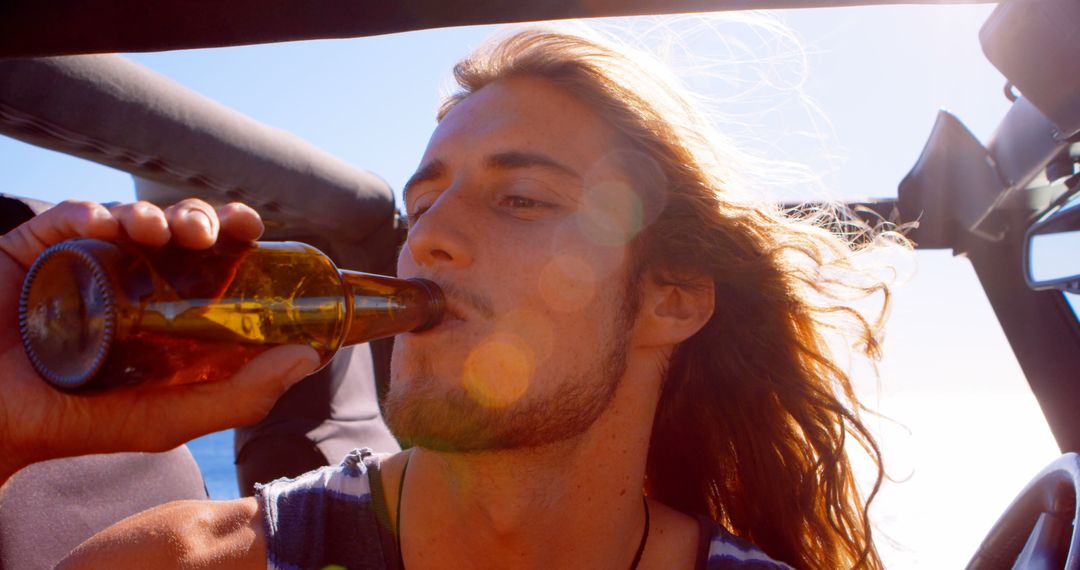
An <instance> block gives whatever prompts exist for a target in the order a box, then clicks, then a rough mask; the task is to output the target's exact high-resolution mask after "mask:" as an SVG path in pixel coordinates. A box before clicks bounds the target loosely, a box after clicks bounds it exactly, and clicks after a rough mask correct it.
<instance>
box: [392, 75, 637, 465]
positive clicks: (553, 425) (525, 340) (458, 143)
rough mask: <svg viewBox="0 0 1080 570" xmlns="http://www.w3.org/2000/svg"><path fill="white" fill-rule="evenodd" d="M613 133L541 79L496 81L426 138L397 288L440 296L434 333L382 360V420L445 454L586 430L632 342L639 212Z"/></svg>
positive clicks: (412, 337)
mask: <svg viewBox="0 0 1080 570" xmlns="http://www.w3.org/2000/svg"><path fill="white" fill-rule="evenodd" d="M619 140H620V139H619V136H618V134H617V133H616V132H615V131H614V129H612V128H611V127H610V126H608V125H607V124H606V123H604V122H603V121H602V120H601V119H600V118H599V117H597V116H595V115H594V114H593V112H592V111H591V110H590V109H589V108H587V107H585V106H584V105H583V104H582V103H579V102H578V101H577V100H576V99H574V98H573V97H571V96H570V95H568V94H567V93H565V92H564V91H562V90H561V89H559V88H557V87H555V86H554V85H552V84H550V83H548V82H546V81H543V80H539V79H533V78H516V79H508V80H502V81H498V82H495V83H493V84H491V85H488V86H486V87H484V88H483V89H481V90H479V91H477V92H476V93H474V94H472V95H471V96H469V97H468V98H466V99H465V100H464V101H463V102H461V103H460V104H458V105H457V106H456V107H455V108H454V109H453V110H452V111H451V112H450V113H449V114H448V115H447V116H446V117H445V118H444V120H443V121H442V122H441V123H440V125H439V126H438V128H437V129H436V130H435V133H434V134H433V135H432V138H431V141H430V143H429V146H428V148H427V151H426V152H425V153H424V156H423V158H422V159H421V162H420V168H419V169H418V171H417V173H416V174H415V175H414V176H413V178H412V180H411V181H410V183H409V184H408V185H407V187H406V191H405V202H406V209H407V212H408V215H409V217H410V222H411V228H410V232H409V238H408V241H407V242H406V244H405V247H404V248H403V249H402V251H401V254H400V257H399V258H398V273H399V275H400V276H401V277H406V278H407V277H417V276H419V277H426V278H429V279H432V280H433V281H435V282H437V283H439V284H440V285H442V286H443V288H444V291H445V293H446V296H447V303H448V308H449V310H448V312H449V314H448V315H447V317H446V319H445V320H444V322H443V324H441V325H439V326H438V327H436V328H434V329H431V330H429V331H425V332H422V333H414V334H405V335H401V336H399V337H398V338H397V341H396V342H395V345H394V355H393V364H392V383H391V388H390V394H389V397H388V399H387V402H386V409H387V421H388V422H389V424H390V427H391V429H392V430H393V431H394V432H395V434H396V435H397V436H398V437H401V438H403V439H406V440H408V441H411V442H412V443H413V444H415V445H421V446H424V447H430V448H438V449H446V450H459V451H467V450H480V449H504V448H513V447H523V446H533V445H541V444H545V443H552V442H556V441H561V440H565V439H568V438H571V437H573V436H575V435H577V434H580V433H581V432H583V431H584V430H586V429H587V428H588V427H589V426H590V425H592V423H593V421H594V420H595V419H596V418H597V417H598V416H599V415H600V414H601V413H602V412H603V410H604V409H605V408H606V406H607V404H608V403H609V402H610V400H611V398H612V396H613V394H614V392H615V389H616V387H617V385H618V381H619V378H620V377H621V375H622V373H623V371H624V370H625V362H626V352H627V349H628V346H629V345H630V343H631V342H632V337H631V332H630V331H631V329H632V327H633V323H634V315H633V314H631V313H632V311H633V308H632V305H633V303H628V302H627V299H628V296H627V291H628V286H627V282H628V280H629V279H628V265H629V259H628V252H629V246H628V242H629V241H630V239H632V237H633V236H634V235H635V233H636V232H637V231H639V230H640V224H641V220H642V218H643V215H642V206H641V201H640V200H639V199H638V197H637V195H636V194H635V192H634V191H633V190H631V188H630V185H629V180H628V179H627V176H626V175H625V174H624V170H625V169H624V168H620V166H619V165H620V164H623V163H624V161H625V160H626V153H625V152H623V151H616V150H615V149H618V148H620V145H619V144H618V142H619Z"/></svg>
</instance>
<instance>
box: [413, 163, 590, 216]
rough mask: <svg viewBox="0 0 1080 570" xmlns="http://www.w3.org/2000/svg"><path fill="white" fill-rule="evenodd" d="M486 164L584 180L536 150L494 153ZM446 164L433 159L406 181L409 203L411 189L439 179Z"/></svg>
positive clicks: (575, 172)
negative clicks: (535, 170) (541, 171)
mask: <svg viewBox="0 0 1080 570" xmlns="http://www.w3.org/2000/svg"><path fill="white" fill-rule="evenodd" d="M484 166H485V167H486V168H490V169H493V170H515V169H520V168H544V169H547V170H551V171H554V172H556V173H558V174H561V175H563V176H569V177H571V178H574V179H575V180H578V181H581V180H583V179H582V177H581V174H579V173H578V172H577V171H576V170H574V169H573V168H570V167H569V166H567V165H565V164H563V163H561V162H559V161H557V160H555V159H554V158H552V157H550V156H548V155H546V154H541V153H536V152H522V151H506V152H498V153H495V154H492V155H490V156H488V157H487V158H485V159H484ZM445 172H446V165H445V164H443V162H442V161H440V160H433V161H431V162H429V163H427V164H425V165H424V166H422V167H420V169H419V170H417V171H416V173H415V174H413V175H412V176H411V177H409V181H408V182H406V183H405V186H404V187H403V188H402V190H401V195H402V197H403V198H404V199H405V203H406V204H407V203H408V198H407V196H408V194H409V189H410V188H412V187H413V186H416V185H417V184H420V183H421V182H429V181H431V180H435V179H438V178H439V177H440V176H442V175H443V174H445Z"/></svg>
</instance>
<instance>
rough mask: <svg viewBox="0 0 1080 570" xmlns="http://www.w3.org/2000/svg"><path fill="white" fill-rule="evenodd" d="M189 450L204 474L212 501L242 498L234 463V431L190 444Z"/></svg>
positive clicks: (211, 435)
mask: <svg viewBox="0 0 1080 570" xmlns="http://www.w3.org/2000/svg"><path fill="white" fill-rule="evenodd" d="M188 449H190V450H191V454H192V455H193V456H195V462H196V463H198V464H199V469H201V470H202V473H203V481H204V482H205V483H206V490H207V491H208V492H209V493H210V498H211V499H219V500H228V499H236V498H239V497H240V489H239V488H238V487H237V485H236V468H235V464H234V462H233V430H231V429H230V430H225V431H219V432H217V433H212V434H210V435H206V436H203V437H200V438H199V439H196V440H192V441H190V442H188Z"/></svg>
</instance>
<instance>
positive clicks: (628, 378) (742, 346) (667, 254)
mask: <svg viewBox="0 0 1080 570" xmlns="http://www.w3.org/2000/svg"><path fill="white" fill-rule="evenodd" d="M640 65H641V60H639V59H636V58H631V57H629V56H627V55H626V54H624V53H621V52H620V51H618V50H614V49H612V48H609V47H606V46H604V45H602V44H600V43H597V42H593V41H590V40H586V39H583V38H580V37H577V36H572V35H563V34H558V33H552V32H543V31H525V32H519V33H517V34H515V35H513V36H511V37H509V38H506V39H503V40H501V41H499V42H496V43H494V44H492V45H489V46H488V47H486V48H484V49H482V50H481V51H480V52H478V53H477V54H475V55H474V56H473V57H472V58H470V59H469V60H466V61H465V62H462V63H461V64H459V65H458V66H457V67H456V68H455V75H456V77H457V79H458V83H459V85H460V87H461V91H460V92H459V93H457V94H456V95H454V96H452V97H451V98H450V99H449V100H448V101H447V102H446V103H445V105H444V107H443V109H442V110H441V112H440V114H439V119H440V122H439V126H438V128H437V129H436V130H435V133H434V134H433V136H432V138H431V141H430V144H429V146H428V148H427V150H426V152H425V153H424V156H423V157H422V159H421V161H420V166H419V168H418V170H417V172H416V174H415V175H414V176H413V177H412V179H411V180H410V181H409V183H408V184H407V187H406V189H405V206H406V210H407V214H408V216H409V218H410V223H411V228H410V233H409V237H408V241H407V243H406V244H405V247H404V248H403V249H402V252H401V255H400V258H399V265H398V272H399V274H400V275H401V276H403V277H414V276H422V277H425V278H428V279H432V280H434V281H436V282H438V283H439V284H440V285H442V286H443V288H444V291H445V293H446V295H447V300H448V313H449V314H448V317H447V318H446V319H445V321H444V322H443V323H442V324H441V325H440V326H438V327H436V328H434V329H432V330H429V331H426V332H423V333H415V334H406V335H402V336H400V337H398V339H397V342H396V344H395V348H394V359H393V375H392V385H391V390H390V394H389V396H388V398H387V401H386V403H385V407H386V411H387V421H388V423H389V424H390V426H391V429H392V430H393V431H394V433H395V435H396V436H398V437H399V438H401V439H402V440H404V441H406V442H408V443H410V444H411V445H413V447H412V449H410V450H409V451H406V452H402V453H400V454H396V455H393V456H389V457H382V458H377V457H371V456H368V455H366V454H363V453H359V452H358V453H356V454H353V455H351V456H350V457H348V458H347V459H346V461H345V462H344V463H343V465H342V466H341V467H338V468H328V469H324V470H320V471H317V472H314V473H312V474H308V475H305V476H303V477H301V478H299V479H297V480H295V481H278V482H274V483H271V484H269V485H266V486H264V487H262V488H261V489H259V491H258V492H257V497H256V498H254V499H247V500H240V501H233V502H227V503H176V504H171V505H166V506H164V507H161V508H158V509H154V510H151V511H147V512H145V513H142V514H140V515H137V516H135V517H132V518H130V519H127V520H125V521H122V522H121V523H118V524H117V525H116V526H114V527H112V528H110V529H108V530H106V531H105V532H103V533H101V534H100V535H98V536H97V537H95V538H93V539H91V540H90V541H88V542H87V543H86V544H84V545H83V546H81V547H80V548H79V549H77V550H76V551H75V552H73V554H72V556H71V557H70V559H69V560H68V561H66V563H65V564H63V565H62V566H63V567H69V568H79V567H98V566H105V565H107V566H111V567H117V566H123V565H125V564H127V565H139V566H144V567H159V566H160V567H171V566H177V567H202V566H215V567H216V566H222V567H232V566H235V567H253V568H254V567H265V566H266V565H267V561H268V560H269V564H270V567H272V568H296V567H302V568H307V567H314V568H322V567H324V566H326V565H330V564H339V565H342V566H346V567H349V568H354V567H364V568H394V567H400V566H402V565H404V566H407V567H409V568H429V567H439V568H445V567H451V568H481V567H483V568H486V567H513V568H538V567H543V568H627V567H630V568H642V569H644V568H693V567H705V566H708V567H710V568H712V567H716V568H719V567H747V568H780V567H784V565H783V563H780V562H775V561H774V560H782V561H784V563H787V564H790V565H792V566H795V567H815V568H838V567H852V566H865V567H879V566H880V562H879V561H878V559H877V555H876V552H875V550H874V548H873V544H872V542H871V539H870V535H869V524H868V522H867V519H866V513H865V505H864V504H863V503H862V502H861V501H860V499H859V497H858V492H857V490H856V489H855V484H854V481H853V477H852V474H851V469H850V466H849V465H848V462H847V459H846V456H845V454H844V450H843V442H844V438H845V435H854V436H855V437H856V438H857V439H859V440H860V441H862V442H866V443H867V444H868V445H869V446H870V447H871V448H872V449H874V448H873V441H872V439H870V437H869V435H868V434H867V432H866V430H865V428H864V427H863V426H862V424H861V423H860V422H859V420H858V415H857V410H858V409H859V408H858V403H857V402H855V401H854V400H853V399H852V396H851V390H850V383H849V381H848V378H847V376H846V375H845V374H844V373H843V372H842V371H841V370H840V369H839V368H837V367H836V365H835V364H833V362H832V360H831V359H830V358H829V357H828V354H827V352H826V349H825V341H824V338H823V336H822V332H821V328H822V327H823V326H824V324H825V323H826V322H827V321H828V318H829V316H830V315H834V314H841V315H849V316H856V317H857V313H855V312H854V311H853V310H852V309H850V308H848V307H846V306H844V305H842V304H841V305H837V304H831V305H830V304H828V303H827V301H830V300H832V299H834V298H840V297H841V296H842V295H843V294H846V293H850V292H852V291H856V292H862V293H866V294H869V293H872V292H874V291H877V290H881V289H882V287H883V286H882V285H881V284H879V283H875V282H870V281H867V280H866V279H865V277H863V276H860V278H859V279H857V280H851V278H852V277H853V276H854V275H856V274H858V269H857V268H856V267H855V266H854V264H853V262H852V260H851V258H850V255H849V251H848V249H847V247H846V246H845V244H843V243H842V242H840V241H839V240H837V239H836V238H835V237H833V236H831V235H829V234H828V233H827V232H825V231H824V230H821V229H819V228H817V227H815V226H814V225H813V224H811V223H806V222H799V221H794V220H790V219H787V218H785V217H783V216H781V215H779V214H777V213H774V212H772V211H770V210H769V209H768V208H765V207H759V206H755V205H753V204H752V203H751V202H750V201H748V200H746V199H745V198H743V197H740V196H738V195H737V194H736V190H735V189H733V188H729V187H728V185H727V183H726V182H725V179H724V177H723V175H722V172H723V168H724V167H725V166H728V165H724V164H721V163H720V161H719V159H718V157H719V156H722V154H721V153H718V152H716V149H715V147H713V146H711V141H710V140H709V139H708V137H707V134H706V133H704V132H703V131H702V130H700V125H701V124H703V123H702V122H701V121H700V120H699V119H698V118H697V117H695V116H694V115H693V114H692V111H691V110H690V109H689V106H688V105H686V104H685V101H684V100H683V99H681V98H680V97H679V96H678V94H677V92H676V91H675V90H674V88H673V87H671V86H670V85H667V84H665V83H662V82H660V81H659V80H657V79H656V76H655V73H654V72H653V70H651V69H644V68H642V67H641V66H640ZM258 226H259V222H258V219H257V216H255V215H254V214H253V212H251V211H250V210H249V209H246V208H244V207H242V206H238V205H232V206H229V207H226V208H225V209H223V210H219V211H218V212H217V213H216V214H215V212H214V211H213V210H212V209H210V208H209V207H208V206H206V205H205V204H202V203H199V202H186V203H182V204H180V205H178V206H175V207H174V208H171V209H169V210H167V211H165V212H161V211H159V210H156V209H154V208H152V207H149V206H147V205H141V204H136V205H132V206H124V207H118V208H114V209H113V210H112V211H111V212H108V211H105V210H104V209H101V208H100V207H96V206H92V205H75V204H68V205H64V206H61V207H59V208H58V209H57V211H54V212H49V213H46V214H45V215H43V216H39V218H37V219H35V221H33V222H31V223H30V224H28V225H27V226H25V227H24V228H22V229H20V230H17V231H16V232H13V235H12V234H9V236H5V237H4V238H3V239H2V241H0V247H2V248H3V250H4V251H5V252H7V254H8V256H9V257H10V259H6V258H0V263H7V264H8V265H9V266H10V267H4V268H3V269H4V275H15V274H16V273H18V274H19V278H20V279H21V271H24V270H25V267H26V266H27V265H28V264H29V263H30V261H31V260H32V259H33V257H34V256H35V255H36V254H37V253H38V252H40V251H41V249H43V247H44V246H45V245H47V244H49V243H54V242H56V241H59V240H60V239H63V238H66V237H70V236H74V235H95V236H99V237H106V238H109V237H115V236H116V235H117V234H118V233H119V232H120V231H121V229H122V230H123V231H125V232H126V233H127V234H129V235H131V236H132V237H133V238H135V239H136V240H139V241H142V242H145V243H161V242H164V241H165V240H167V239H169V237H170V236H172V237H173V239H177V240H179V241H180V242H181V243H183V244H185V245H188V246H190V247H206V246H208V245H209V244H210V243H212V242H213V240H214V239H215V237H216V235H217V233H218V232H219V231H220V232H225V233H229V234H231V235H232V236H233V237H239V238H241V239H252V238H254V237H256V236H257V235H258V231H259V227H258ZM8 281H10V282H8ZM3 287H7V288H10V290H5V291H0V309H3V310H7V309H6V308H5V307H7V308H10V307H12V304H11V299H12V298H13V296H14V294H15V293H14V290H15V288H17V283H16V281H15V280H11V279H8V280H6V281H5V282H4V285H3ZM9 312H10V311H9ZM854 323H855V326H854V329H853V330H854V334H855V335H856V336H858V337H860V338H861V339H862V340H863V341H865V343H866V348H867V350H868V351H871V352H872V351H873V350H874V348H875V347H876V345H875V343H874V338H875V337H874V334H875V332H876V328H875V327H874V326H872V325H870V324H868V323H867V321H865V320H863V319H861V318H856V319H855V320H854ZM9 328H10V327H9ZM2 334H4V335H7V336H4V337H3V338H2V339H0V342H2V343H3V344H0V348H2V349H3V350H4V352H3V353H2V358H3V359H4V362H5V364H10V365H11V367H12V368H10V369H15V370H17V372H16V377H14V378H11V379H8V380H5V382H4V386H3V392H4V393H3V394H2V396H0V412H2V413H4V414H5V415H4V416H3V417H5V418H8V420H7V421H6V425H7V426H8V428H7V429H8V430H9V431H10V432H11V433H12V434H15V435H18V437H15V436H14V435H12V436H8V437H5V438H4V439H3V441H4V442H5V445H6V446H7V447H9V448H10V449H11V450H12V455H11V457H13V458H15V459H14V460H9V461H11V463H10V465H9V466H8V470H9V471H10V470H12V469H14V468H18V466H20V465H22V464H25V463H26V462H27V461H28V460H33V459H36V458H40V457H47V456H52V455H61V454H65V453H72V452H86V451H91V450H102V449H106V448H108V446H109V445H113V446H115V445H119V444H116V443H115V442H116V441H117V440H119V441H122V442H123V445H126V446H127V447H129V448H135V449H156V448H164V447H168V446H169V445H172V444H174V443H176V442H178V441H181V438H183V437H188V436H191V435H195V434H197V433H200V432H202V431H209V430H212V429H217V428H219V427H223V426H224V424H225V423H226V422H243V421H251V420H252V419H254V418H256V417H258V414H259V413H260V411H261V412H262V413H265V409H268V408H269V406H270V405H271V403H272V401H273V397H274V396H275V394H276V393H278V392H279V391H280V390H283V389H284V387H285V386H286V385H287V384H288V383H291V382H293V381H295V380H296V379H297V378H299V377H301V376H302V375H303V374H305V373H307V372H309V371H310V369H311V367H312V365H313V362H312V355H311V354H310V352H309V351H308V350H306V349H303V348H300V347H285V348H281V349H278V350H275V351H271V352H269V353H267V354H266V355H264V356H263V357H261V358H260V359H257V360H256V361H254V362H253V363H252V364H251V365H249V366H248V367H247V368H245V369H244V370H243V371H241V373H240V374H238V375H237V377H235V378H233V379H231V380H229V381H226V382H222V383H218V384H217V385H205V386H198V387H191V388H190V389H189V390H185V391H183V392H182V393H180V394H173V395H169V396H161V395H160V394H147V393H145V392H142V393H140V392H133V393H134V394H136V395H132V396H127V397H128V398H137V397H141V398H142V399H144V400H145V401H146V402H149V404H144V403H142V402H140V403H139V404H138V406H141V407H140V408H139V409H138V411H133V412H126V416H125V417H126V418H128V419H127V421H126V422H123V426H124V427H122V428H120V429H118V430H117V431H115V432H114V433H111V434H110V436H111V437H112V438H113V439H112V443H109V442H103V441H100V440H101V439H103V438H97V437H96V436H87V438H86V440H84V441H79V442H76V443H75V444H67V445H68V448H66V449H60V448H58V447H52V448H48V447H47V448H45V451H43V452H40V453H41V454H40V455H38V456H36V457H33V456H29V455H28V453H27V452H26V451H25V450H26V449H32V448H35V447H34V446H33V445H31V443H38V445H40V442H41V441H43V440H44V441H47V442H60V441H64V439H65V437H68V434H70V433H71V432H73V431H75V429H77V428H75V427H72V426H76V425H78V422H79V421H80V418H84V417H95V418H101V417H106V416H105V415H100V414H103V412H102V411H101V407H102V406H108V405H114V406H118V405H131V406H135V405H136V404H135V403H134V401H132V400H131V399H129V400H127V401H125V402H124V404H115V403H112V402H120V401H122V399H123V398H124V397H125V396H124V395H123V394H119V395H110V396H108V397H102V398H101V399H100V401H99V402H94V403H90V404H87V403H85V402H83V401H81V400H79V399H72V398H62V397H61V396H57V395H55V394H53V393H51V392H48V393H46V391H45V390H44V389H42V388H40V387H38V386H37V385H36V384H34V382H39V381H38V380H37V379H36V378H35V377H34V375H33V373H32V371H28V370H29V364H28V363H24V362H23V361H24V360H25V356H21V357H20V355H19V354H18V353H19V352H20V350H21V349H18V347H15V346H14V345H15V342H16V341H17V338H15V339H14V340H13V339H12V338H9V337H14V333H13V331H12V330H5V331H4V332H3V333H2ZM20 358H21V360H20ZM274 370H278V371H280V370H288V372H286V373H281V372H274ZM266 375H268V376H271V377H272V378H273V380H272V381H269V380H266V379H265V378H260V376H266ZM834 386H836V387H838V388H839V389H840V390H841V391H842V396H843V398H845V399H841V397H838V396H837V395H835V394H834ZM32 391H33V393H31V392H32ZM249 392H250V393H251V394H255V396H254V399H255V400H256V402H255V403H254V404H251V405H250V406H249V407H250V409H248V410H245V411H243V412H241V413H239V414H237V413H236V412H233V413H232V414H231V415H230V414H229V413H227V412H226V411H225V410H224V409H222V408H223V406H222V404H221V403H220V400H221V399H222V398H226V399H227V400H228V405H230V406H231V405H234V404H235V403H236V402H237V401H242V400H244V399H245V398H249V397H250V396H248V395H246V394H248V393H249ZM240 394H245V395H244V396H241V395H240ZM16 397H24V398H28V399H30V400H33V401H34V402H35V405H34V406H32V407H30V411H29V412H28V411H26V410H17V409H16V406H15V404H14V403H15V402H16V401H17V400H16V399H15V398H16ZM158 401H160V402H171V403H172V405H173V406H174V409H175V410H176V411H175V413H174V415H173V416H172V418H174V419H175V423H176V427H175V428H174V429H172V430H170V429H168V427H167V426H168V425H169V422H168V421H166V422H165V423H164V424H163V422H162V420H161V419H158V418H155V417H154V416H152V415H147V414H152V413H155V412H156V411H158V410H159V408H157V407H156V406H159V405H160V406H165V405H167V404H164V403H163V404H157V403H156V402H158ZM37 402H46V403H47V405H48V406H54V408H49V407H46V406H38V405H36V403H37ZM103 402H104V403H103ZM95 405H96V406H99V408H92V406H95ZM200 406H211V407H205V408H202V409H203V410H204V411H202V412H201V413H200V412H196V410H199V409H200ZM143 407H145V408H148V409H149V410H151V411H145V410H143V409H142V408H143ZM55 409H61V410H64V411H63V412H61V413H60V414H59V415H60V417H56V416H57V412H55V411H50V410H55ZM114 409H117V408H114ZM20 414H21V415H20ZM50 414H52V415H51V416H50ZM188 414H196V417H195V419H191V418H189V417H187V416H188ZM151 419H153V421H151ZM24 422H35V425H46V426H49V429H50V430H52V432H51V433H47V434H46V435H45V436H38V437H37V438H36V439H34V438H32V437H31V436H29V435H27V434H25V433H24V432H20V431H19V430H20V427H19V426H21V425H23V424H24ZM159 428H160V429H159ZM161 432H170V433H161ZM175 432H180V433H179V434H176V433H175ZM54 445H57V444H54ZM50 454H51V455H50ZM875 454H876V449H875ZM725 527H726V529H725ZM732 533H734V535H737V536H739V537H741V538H742V539H746V540H748V541H752V542H754V543H756V544H757V545H758V546H760V547H761V549H762V550H763V551H764V552H763V551H762V550H759V549H758V548H755V547H754V546H751V545H750V544H749V543H748V542H745V541H744V540H741V539H739V538H735V536H733V535H732ZM765 553H768V554H765ZM770 557H771V558H770Z"/></svg>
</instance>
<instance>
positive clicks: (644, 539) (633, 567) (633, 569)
mask: <svg viewBox="0 0 1080 570" xmlns="http://www.w3.org/2000/svg"><path fill="white" fill-rule="evenodd" d="M410 459H412V454H409V456H408V457H406V458H405V465H404V466H403V467H402V468H401V482H400V483H398V497H397V520H395V521H394V538H395V539H397V556H398V563H399V567H400V568H401V569H402V570H404V568H405V558H404V556H402V553H401V497H402V495H403V494H404V491H405V473H406V472H408V471H409V460H410ZM641 504H643V505H645V530H644V531H643V532H642V533H641V542H639V543H638V547H637V552H635V553H634V561H633V562H631V563H630V570H637V567H638V564H641V556H642V555H643V554H645V545H646V544H647V543H648V542H649V526H650V525H649V500H648V499H647V498H645V495H642V496H641Z"/></svg>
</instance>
